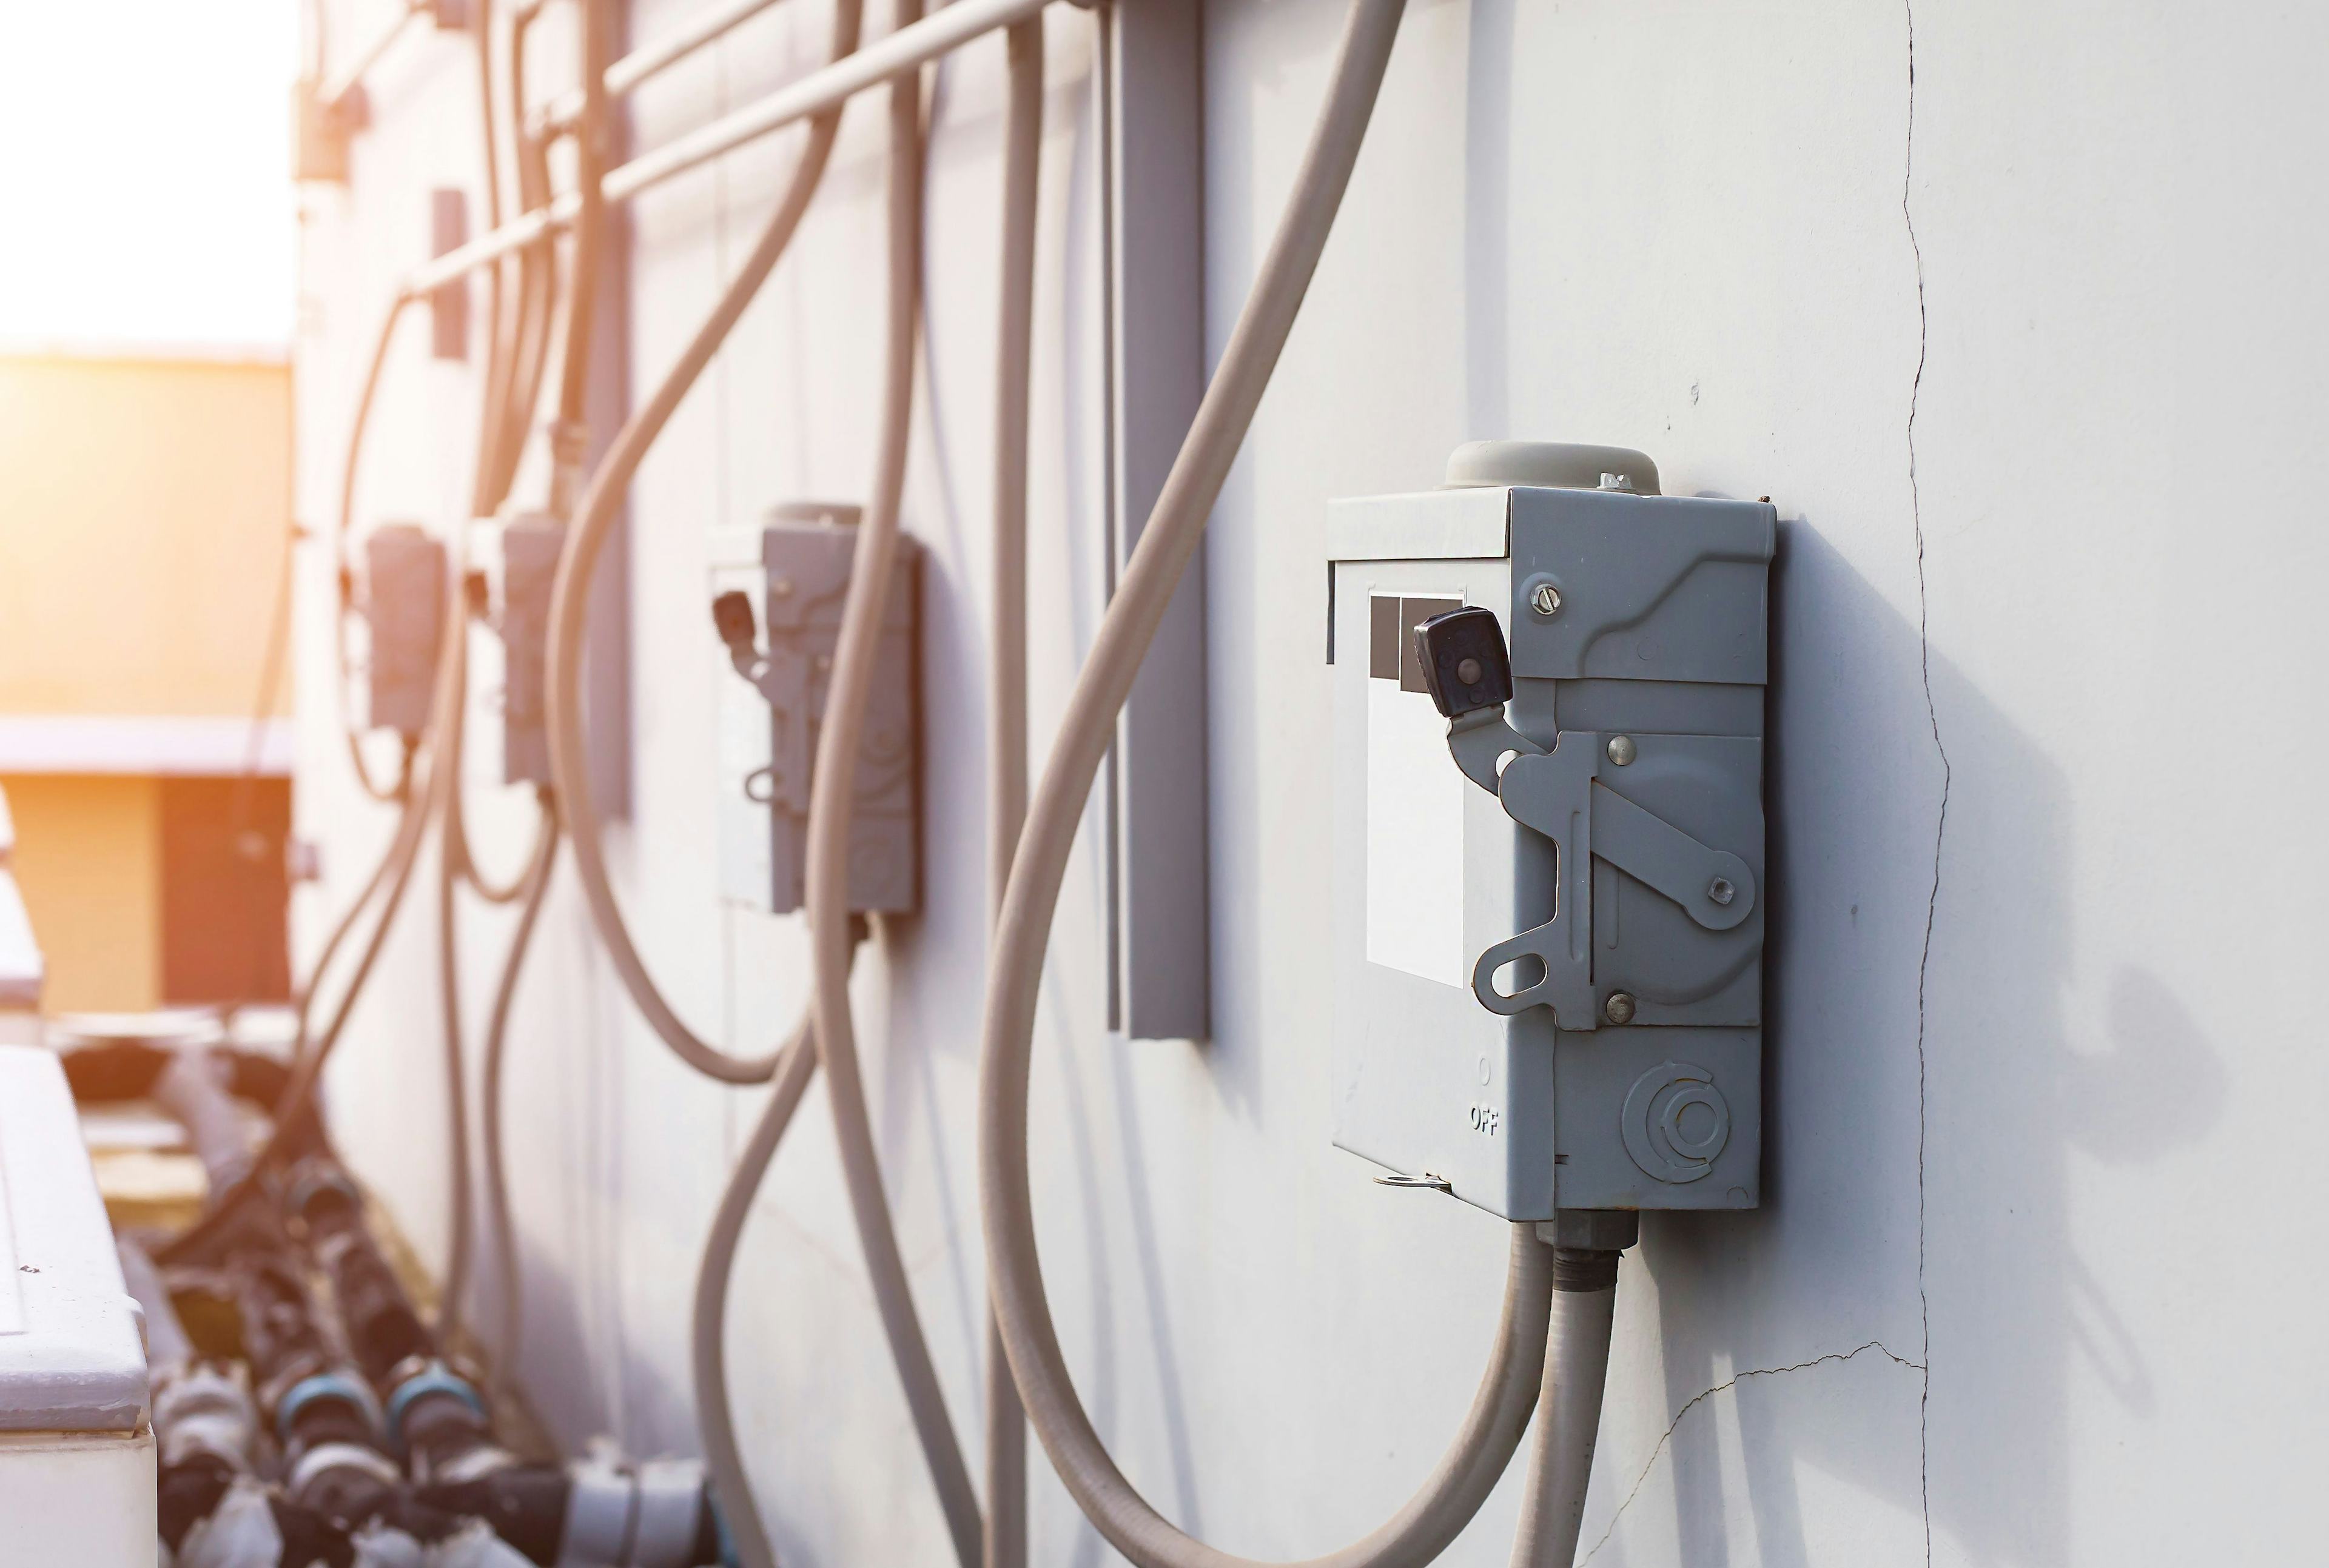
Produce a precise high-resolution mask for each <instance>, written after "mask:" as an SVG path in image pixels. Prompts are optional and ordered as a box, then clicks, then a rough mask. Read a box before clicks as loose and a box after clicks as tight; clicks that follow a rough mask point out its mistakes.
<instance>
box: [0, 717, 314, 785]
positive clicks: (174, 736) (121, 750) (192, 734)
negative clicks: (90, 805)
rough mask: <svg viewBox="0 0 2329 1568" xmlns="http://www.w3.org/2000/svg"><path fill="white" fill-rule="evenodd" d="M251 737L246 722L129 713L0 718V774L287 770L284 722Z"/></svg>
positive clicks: (277, 773) (289, 740) (288, 739)
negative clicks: (255, 761) (255, 764)
mask: <svg viewBox="0 0 2329 1568" xmlns="http://www.w3.org/2000/svg"><path fill="white" fill-rule="evenodd" d="M255 738H256V740H257V743H258V744H257V746H256V747H255V748H254V746H253V745H252V742H253V739H254V737H253V734H252V729H251V722H250V719H248V718H186V717H180V716H165V715H151V716H148V715H137V714H125V715H113V714H53V715H52V714H31V715H27V714H7V715H0V774H122V775H148V776H151V775H159V776H163V777H173V778H175V777H184V778H203V777H220V776H227V775H235V774H240V773H241V772H242V771H243V770H244V769H245V768H246V767H248V766H250V762H251V758H252V756H253V755H254V751H255V754H256V756H257V759H258V771H259V773H260V774H262V775H269V776H272V777H281V776H283V775H288V774H289V773H290V771H291V757H292V752H293V733H292V725H291V721H290V720H289V719H288V718H270V719H269V720H267V721H266V722H265V723H263V724H261V725H259V727H258V734H257V736H256V737H255Z"/></svg>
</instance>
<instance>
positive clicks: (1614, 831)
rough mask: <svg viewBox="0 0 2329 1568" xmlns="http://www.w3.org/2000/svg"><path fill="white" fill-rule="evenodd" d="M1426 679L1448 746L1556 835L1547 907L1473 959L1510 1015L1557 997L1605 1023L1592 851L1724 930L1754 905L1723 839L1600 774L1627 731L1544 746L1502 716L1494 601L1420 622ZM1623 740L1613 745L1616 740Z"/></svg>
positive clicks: (1484, 783) (1504, 670) (1575, 1023)
mask: <svg viewBox="0 0 2329 1568" xmlns="http://www.w3.org/2000/svg"><path fill="white" fill-rule="evenodd" d="M1415 648H1416V653H1417V655H1418V659H1419V662H1420V663H1421V665H1422V668H1423V678H1424V682H1425V684H1426V685H1427V686H1428V687H1429V689H1430V691H1431V698H1432V700H1433V702H1434V703H1436V704H1437V705H1438V709H1439V711H1440V712H1442V713H1444V714H1447V716H1448V723H1447V749H1448V751H1449V753H1450V755H1452V756H1454V758H1455V760H1456V765H1457V767H1459V768H1461V769H1462V770H1463V772H1464V775H1465V776H1466V777H1467V778H1469V779H1470V780H1471V781H1472V782H1473V783H1475V784H1478V785H1479V786H1480V787H1481V788H1482V789H1485V790H1490V791H1493V792H1494V793H1495V796H1496V798H1497V800H1498V801H1500V802H1501V803H1503V805H1504V812H1505V814H1506V815H1508V816H1510V817H1511V818H1512V819H1513V821H1514V822H1519V823H1521V824H1522V825H1523V827H1527V828H1529V829H1532V830H1533V831H1535V832H1537V833H1539V834H1542V836H1543V837H1545V838H1547V839H1550V840H1552V842H1553V845H1554V847H1555V849H1556V850H1557V851H1558V853H1559V857H1560V859H1559V861H1558V866H1559V870H1558V875H1559V878H1560V887H1559V891H1558V893H1557V894H1556V896H1555V898H1554V903H1553V914H1552V917H1551V919H1549V920H1547V921H1545V922H1544V923H1543V924H1542V925H1536V926H1532V927H1531V928H1530V929H1529V930H1526V931H1523V932H1521V933H1519V934H1517V935H1513V936H1510V937H1507V938H1505V939H1504V941H1502V942H1499V943H1496V944H1494V945H1492V946H1490V947H1489V948H1488V949H1487V950H1486V951H1485V952H1484V953H1481V954H1480V956H1479V958H1478V959H1477V961H1476V962H1475V963H1474V964H1473V966H1472V993H1473V995H1475V996H1476V997H1477V998H1478V999H1479V1001H1480V1005H1481V1006H1483V1007H1485V1008H1486V1009H1488V1010H1489V1011H1491V1012H1494V1013H1499V1014H1503V1015H1505V1016H1507V1017H1509V1016H1510V1015H1512V1014H1513V1013H1517V1012H1521V1011H1523V1010H1524V1009H1528V1008H1532V1007H1550V1008H1551V1009H1553V1016H1554V1018H1555V1019H1556V1020H1557V1021H1558V1022H1559V1024H1560V1025H1561V1028H1565V1029H1592V1028H1599V1027H1600V1024H1601V1021H1602V1014H1601V1009H1600V1007H1599V1005H1598V999H1597V997H1596V995H1595V992H1594V984H1593V962H1592V930H1591V927H1592V923H1593V922H1592V908H1593V883H1592V862H1593V860H1595V859H1601V860H1606V861H1608V863H1609V864H1610V865H1612V866H1615V867H1616V868H1617V869H1619V870H1621V871H1623V872H1625V873H1627V875H1628V876H1631V877H1633V878H1636V880H1637V881H1640V882H1641V883H1643V884H1644V885H1645V886H1647V887H1650V888H1652V889H1653V890H1655V891H1656V892H1657V893H1660V894H1662V895H1664V897H1667V898H1670V899H1672V900H1673V901H1674V903H1675V904H1677V905H1679V906H1682V909H1683V912H1684V913H1685V914H1687V915H1689V916H1690V918H1691V920H1692V921H1693V923H1695V924H1696V925H1700V926H1702V928H1704V929H1706V930H1708V931H1729V930H1730V929H1732V928H1733V927H1735V926H1737V925H1740V923H1742V922H1743V921H1745V920H1746V919H1747V917H1748V916H1749V915H1750V914H1752V913H1753V912H1754V908H1755V877H1754V873H1753V871H1752V870H1751V869H1749V866H1748V864H1747V862H1746V861H1745V860H1744V859H1741V858H1740V856H1738V855H1735V854H1732V853H1731V852H1730V851H1729V850H1718V849H1716V848H1714V847H1713V846H1711V845H1709V844H1704V843H1702V842H1700V841H1699V840H1697V839H1696V838H1693V836H1692V835H1691V834H1689V833H1687V832H1684V831H1683V830H1682V829H1680V828H1678V827H1675V826H1674V824H1673V823H1672V822H1667V821H1666V820H1665V819H1664V817H1661V816H1659V815H1658V814H1657V813H1656V812H1653V811H1651V810H1649V809H1648V808H1647V807H1645V806H1643V805H1641V804H1640V803H1637V802H1635V801H1633V800H1630V799H1628V798H1627V797H1626V796H1625V795H1623V794H1620V793H1617V791H1616V790H1613V789H1611V788H1610V787H1609V786H1608V784H1603V783H1602V782H1601V781H1600V779H1599V777H1598V775H1599V773H1600V771H1601V768H1602V765H1603V764H1604V762H1605V760H1606V761H1608V763H1609V765H1613V766H1616V765H1622V764H1621V762H1620V759H1621V758H1622V759H1623V762H1624V763H1630V762H1631V761H1632V759H1633V757H1634V756H1635V755H1636V746H1635V743H1634V742H1633V741H1632V739H1631V738H1630V737H1624V736H1619V737H1611V741H1612V744H1609V745H1605V744H1604V737H1602V736H1600V735H1599V734H1598V733H1591V732H1586V731H1579V730H1564V731H1562V732H1561V735H1560V737H1558V740H1557V742H1556V744H1555V745H1554V746H1553V748H1552V749H1551V751H1547V750H1545V749H1544V748H1543V747H1542V746H1538V745H1537V744H1536V743H1535V742H1534V741H1532V740H1530V739H1529V738H1528V737H1526V736H1523V735H1522V734H1521V733H1520V732H1519V731H1518V730H1516V729H1514V728H1513V727H1512V725H1511V724H1510V722H1509V721H1507V720H1506V719H1505V718H1504V703H1505V701H1506V700H1507V699H1510V697H1511V696H1512V690H1513V686H1512V665H1511V662H1510V658H1509V655H1508V653H1507V651H1506V649H1505V646H1504V631H1503V628H1502V626H1501V625H1500V624H1498V623H1497V621H1496V617H1495V613H1494V612H1492V611H1489V610H1485V609H1481V608H1466V609H1461V610H1455V611H1451V612H1449V613H1448V614H1446V615H1435V616H1433V617H1432V618H1431V619H1430V620H1429V621H1426V622H1424V623H1423V624H1421V625H1419V626H1418V627H1416V628H1415ZM1620 741H1622V742H1623V743H1624V744H1623V745H1622V746H1618V745H1617V744H1615V743H1616V742H1620ZM1531 961H1533V962H1535V963H1537V964H1538V965H1541V966H1542V969H1543V974H1542V976H1541V977H1540V978H1538V979H1536V980H1535V981H1532V982H1530V983H1529V984H1526V985H1524V986H1523V987H1522V988H1521V989H1520V990H1518V991H1512V992H1509V993H1507V992H1504V991H1498V990H1497V989H1496V986H1495V974H1496V972H1497V971H1499V970H1501V969H1504V968H1505V967H1506V966H1508V965H1510V964H1513V963H1515V962H1531Z"/></svg>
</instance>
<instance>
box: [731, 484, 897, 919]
mask: <svg viewBox="0 0 2329 1568" xmlns="http://www.w3.org/2000/svg"><path fill="white" fill-rule="evenodd" d="M857 515H858V513H857V508H855V507H853V506H843V505H826V504H822V503H814V502H811V503H801V504H797V505H788V506H784V507H779V508H778V509H776V511H775V512H772V513H771V514H770V521H769V522H768V524H767V525H766V526H765V527H762V528H757V529H741V530H727V531H725V532H723V533H722V534H721V535H719V536H716V538H715V541H714V548H713V562H712V612H713V620H714V625H715V627H716V629H717V631H718V633H719V634H720V639H721V645H722V646H721V662H722V669H721V673H720V675H719V676H718V677H717V679H718V681H719V690H720V694H721V695H720V725H719V732H720V763H719V767H718V769H717V770H716V776H717V778H718V780H719V790H720V795H719V830H720V860H721V897H725V898H727V899H729V900H730V901H731V902H733V903H737V904H742V905H746V906H750V907H753V908H759V909H765V910H768V911H769V912H770V913H773V914H779V915H781V914H786V913H788V912H790V911H792V910H795V909H797V908H799V907H800V906H801V904H802V900H803V898H804V897H805V896H806V887H805V878H806V859H805V852H806V848H807V841H808V807H809V776H810V773H811V770H812V768H813V767H814V765H815V763H816V746H817V742H818V737H819V734H820V732H821V731H822V729H823V728H824V724H825V690H826V687H827V685H828V683H829V682H830V681H831V679H832V673H833V652H834V643H836V641H837V640H838V638H839V636H840V631H841V611H842V603H843V600H844V598H845V597H846V596H847V594H848V591H849V579H850V572H851V565H852V560H853V556H854V554H855V552H856V549H857V529H856V522H857ZM921 561H922V551H921V547H920V546H919V545H918V544H916V543H915V542H914V541H913V540H911V539H901V540H899V541H898V558H897V565H896V567H895V568H894V569H893V571H892V573H891V578H890V597H889V604H888V606H887V607H886V612H885V614H884V615H883V617H882V651H881V657H880V659H879V660H878V661H877V662H876V664H875V666H874V672H873V687H872V694H871V697H870V699H869V701H868V704H867V709H866V714H865V731H864V735H863V739H862V741H861V744H860V746H859V747H858V757H857V795H856V803H855V805H854V808H853V812H852V813H851V822H850V844H849V903H850V907H851V908H852V909H854V910H859V911H863V912H874V911H879V912H882V913H891V914H899V913H904V912H906V911H909V910H911V909H913V908H914V907H915V906H917V905H918V904H919V902H920V894H921V855H920V845H919V832H918V830H919V821H920V811H919V797H920V779H919V776H918V774H919V762H920V747H919V740H918V736H917V728H916V726H917V717H918V715H919V702H918V701H917V690H916V689H917V684H918V682H917V674H918V671H919V663H920V661H919V652H918V648H917V637H918V630H919V606H920V604H921Z"/></svg>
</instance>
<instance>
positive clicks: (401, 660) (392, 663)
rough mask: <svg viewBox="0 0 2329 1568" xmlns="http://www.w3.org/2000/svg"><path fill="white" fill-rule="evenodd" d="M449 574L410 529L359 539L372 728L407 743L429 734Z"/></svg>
mask: <svg viewBox="0 0 2329 1568" xmlns="http://www.w3.org/2000/svg"><path fill="white" fill-rule="evenodd" d="M447 571H448V568H447V566H446V557H445V546H444V545H443V544H442V543H441V542H439V541H438V540H435V539H432V538H430V537H429V535H428V534H427V533H426V532H424V531H423V530H421V529H420V528H419V527H418V526H416V525H415V524H412V523H409V522H392V523H387V524H383V525H382V526H381V527H379V528H376V529H374V530H372V533H371V535H370V536H369V537H368V538H367V539H366V540H364V617H365V620H366V621H367V622H368V623H369V624H370V625H371V628H372V653H371V658H370V670H371V677H372V680H371V686H372V704H371V708H370V709H369V711H370V713H371V717H372V728H374V729H393V730H395V731H396V732H397V733H398V734H399V735H401V736H403V737H406V738H407V739H411V738H413V737H417V736H419V735H420V732H421V731H422V730H424V729H426V728H429V700H430V699H431V698H432V697H433V696H434V694H435V692H436V690H437V653H438V647H439V645H440V643H441V640H442V638H443V636H444V630H445V599H446V591H447V585H446V575H447Z"/></svg>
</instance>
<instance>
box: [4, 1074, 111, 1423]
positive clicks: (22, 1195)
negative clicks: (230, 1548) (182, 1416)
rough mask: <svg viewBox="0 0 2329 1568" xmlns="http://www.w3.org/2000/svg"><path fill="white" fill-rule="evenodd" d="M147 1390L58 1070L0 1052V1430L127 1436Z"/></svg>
mask: <svg viewBox="0 0 2329 1568" xmlns="http://www.w3.org/2000/svg"><path fill="white" fill-rule="evenodd" d="M146 1393H147V1389H146V1353H145V1348H144V1346H143V1345H142V1343H141V1341H140V1338H139V1335H138V1331H137V1315H136V1309H135V1308H134V1306H133V1305H132V1304H131V1302H130V1300H129V1296H128V1292H127V1290H126V1288H125V1287H124V1286H123V1284H122V1281H121V1261H120V1258H119V1256H118V1254H117V1253H116V1252H115V1251H114V1244H113V1231H112V1227H111V1226H110V1225H108V1223H107V1221H106V1216H105V1205H104V1203H103V1202H102V1200H100V1199H99V1197H98V1191H97V1178H96V1176H95V1174H94V1173H93V1172H92V1171H91V1170H90V1163H89V1152H88V1150H86V1149H85V1148H84V1147H83V1146H82V1144H81V1139H80V1122H79V1120H78V1119H77V1117H76V1115H75V1113H74V1110H73V1102H72V1094H71V1091H70V1090H68V1089H67V1088H66V1086H65V1076H64V1070H63V1068H62V1067H61V1066H59V1065H58V1062H57V1058H56V1056H55V1055H54V1054H53V1053H52V1052H51V1051H49V1050H47V1049H45V1048H42V1047H36V1046H0V1432H135V1431H136V1430H137V1428H138V1427H139V1426H141V1425H143V1424H144V1422H145V1419H146Z"/></svg>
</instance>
